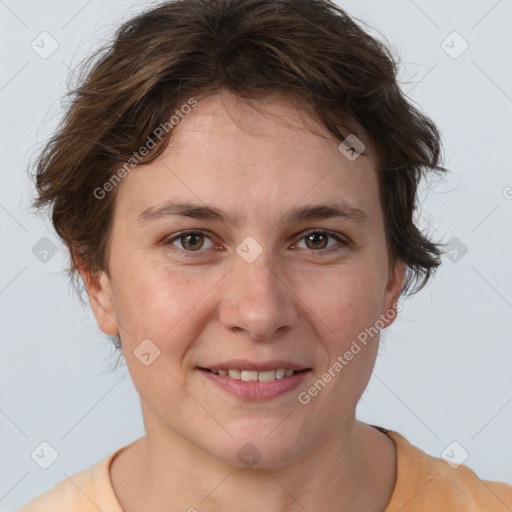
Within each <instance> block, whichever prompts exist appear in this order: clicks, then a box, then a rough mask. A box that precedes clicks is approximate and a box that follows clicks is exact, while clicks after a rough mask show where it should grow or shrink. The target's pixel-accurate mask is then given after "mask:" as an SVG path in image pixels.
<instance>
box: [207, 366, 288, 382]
mask: <svg viewBox="0 0 512 512" xmlns="http://www.w3.org/2000/svg"><path fill="white" fill-rule="evenodd" d="M208 370H209V369H208ZM209 371H211V372H212V373H215V374H216V375H220V376H223V377H226V376H227V377H229V378H231V379H235V380H243V381H244V382H271V381H273V380H278V379H282V378H284V377H291V376H292V375H293V374H294V373H296V371H295V370H292V369H291V368H290V369H284V368H281V369H278V370H267V371H262V372H258V371H252V370H236V369H233V370H209Z"/></svg>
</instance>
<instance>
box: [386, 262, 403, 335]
mask: <svg viewBox="0 0 512 512" xmlns="http://www.w3.org/2000/svg"><path fill="white" fill-rule="evenodd" d="M405 271H406V265H405V263H404V262H403V261H402V260H397V262H396V263H395V265H394V268H393V269H391V270H390V273H389V279H388V284H387V286H386V290H385V291H384V297H383V300H382V311H381V316H380V318H381V319H382V321H383V322H384V324H385V327H389V326H390V325H391V324H392V323H393V322H394V321H395V319H396V317H397V314H398V312H397V305H398V299H399V298H400V292H401V291H402V285H403V283H404V278H405ZM393 311H394V312H393Z"/></svg>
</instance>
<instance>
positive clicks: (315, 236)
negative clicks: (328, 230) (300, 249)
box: [308, 233, 325, 248]
mask: <svg viewBox="0 0 512 512" xmlns="http://www.w3.org/2000/svg"><path fill="white" fill-rule="evenodd" d="M319 238H323V239H324V242H325V235H322V234H319V233H313V234H311V235H309V237H308V239H309V241H311V242H313V244H314V246H315V248H318V241H319V240H318V239H319ZM324 245H325V244H324ZM322 248H323V246H322Z"/></svg>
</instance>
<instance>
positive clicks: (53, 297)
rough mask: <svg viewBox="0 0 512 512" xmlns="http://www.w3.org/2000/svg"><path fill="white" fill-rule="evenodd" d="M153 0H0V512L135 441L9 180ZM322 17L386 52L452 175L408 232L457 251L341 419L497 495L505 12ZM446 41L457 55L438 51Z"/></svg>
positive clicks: (101, 341)
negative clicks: (91, 61)
mask: <svg viewBox="0 0 512 512" xmlns="http://www.w3.org/2000/svg"><path fill="white" fill-rule="evenodd" d="M155 4H156V2H153V3H150V2H143V1H139V2H136V1H133V0H132V1H121V0H110V1H100V0H89V1H84V0H72V1H71V0H68V1H63V0H59V1H57V0H54V1H47V2H36V1H34V0H18V1H15V0H6V1H0V37H1V49H2V54H1V55H2V56H1V65H0V104H1V112H2V116H1V120H0V123H1V124H0V126H1V137H0V143H1V157H2V164H1V166H0V169H1V173H2V181H1V188H0V221H1V236H2V238H1V240H2V251H0V272H1V274H0V307H1V315H2V317H1V321H0V329H1V357H0V379H1V398H0V442H1V447H2V448H1V456H0V460H1V461H2V467H1V472H0V508H1V509H3V510H12V509H15V508H17V507H18V506H20V505H22V504H23V503H25V502H26V501H28V500H29V499H31V498H33V497H35V496H36V495H39V494H41V493H42V492H44V491H46V490H47V489H49V488H50V487H52V486H53V485H55V484H56V483H57V482H59V481H61V480H62V479H64V478H66V475H67V476H69V475H72V474H73V473H75V472H77V471H80V470H82V469H85V468H86V467H89V466H90V465H92V464H94V463H96V462H97V461H99V460H100V459H102V458H104V457H106V456H107V455H109V454H110V453H111V452H112V451H114V450H115V449H117V448H118V447H120V446H123V445H125V444H127V443H129V442H131V441H132V440H134V439H136V438H138V437H140V436H141V435H143V425H142V419H141V414H140V407H139V402H138V396H137V394H136V392H135V390H134V388H133V385H132V383H131V381H130V378H129V376H128V375H127V371H126V367H125V366H121V367H118V369H117V370H115V371H114V372H111V371H110V368H112V367H113V366H114V363H115V360H116V355H115V354H114V350H113V348H112V347H111V344H110V341H109V339H108V338H107V337H106V336H104V335H103V334H102V333H101V332H100V331H99V329H98V328H97V327H96V324H95V322H94V318H93V317H92V314H91V313H90V312H89V311H88V310H85V309H84V308H82V307H81V306H80V304H79V302H78V300H77V299H76V298H75V297H74V296H73V292H72V291H71V290H70V287H69V284H68V280H67V277H66V275H65V273H64V271H63V268H64V265H65V264H66V263H67V257H66V255H65V253H64V251H63V246H62V245H61V244H60V242H59V241H58V239H57V237H56V235H55V234H54V233H53V232H52V230H51V228H50V227H49V223H48V221H43V220H42V219H41V218H39V217H37V216H34V215H33V214H32V213H31V211H30V209H29V206H30V198H31V196H32V193H33V192H32V188H31V184H30V182H29V180H28V179H27V175H26V172H25V169H26V168H27V166H28V164H29V157H30V156H31V155H33V152H34V151H35V150H36V149H37V148H38V147H39V146H38V144H40V143H41V142H43V141H44V140H45V139H46V138H47V137H48V136H49V134H50V133H51V132H52V130H53V129H54V128H55V126H56V124H57V122H58V121H59V118H60V113H61V111H60V98H61V96H62V95H63V94H64V93H65V91H66V80H67V77H68V75H69V68H70V67H71V68H72V67H73V66H74V65H76V64H77V63H78V62H79V61H80V60H81V58H83V57H84V56H86V55H87V54H88V53H89V52H90V51H91V50H92V49H95V48H96V47H97V46H98V44H100V43H102V42H104V41H105V40H106V39H107V38H108V37H109V36H110V34H111V32H112V30H113V29H114V28H115V27H117V26H118V24H119V23H120V22H121V21H123V20H125V19H127V18H128V17H129V16H131V15H132V14H134V13H135V12H138V11H139V10H141V9H142V8H144V7H146V6H149V5H155ZM340 5H341V6H342V7H344V8H346V9H347V11H348V12H349V14H352V15H355V16H357V17H359V18H360V19H362V20H364V21H365V22H367V23H369V24H370V26H371V27H374V28H375V29H376V30H378V31H380V32H382V33H383V34H385V36H386V37H387V39H388V41H389V42H390V43H391V44H393V45H394V46H395V48H396V50H397V51H398V52H399V54H400V56H401V59H402V66H401V72H400V80H401V83H402V86H403V89H404V91H405V92H406V93H407V94H408V96H409V97H410V98H411V99H412V100H413V101H414V102H416V103H417V104H418V105H419V106H420V107H421V109H422V110H424V111H425V112H426V113H427V114H428V115H429V116H431V117H432V119H433V120H434V121H435V122H436V123H437V124H438V126H439V127H440V129H441V130H442V133H443V136H444V145H445V154H446V165H447V166H448V167H449V168H450V169H451V170H452V171H453V174H451V175H450V176H449V178H448V179H447V180H446V181H445V182H444V183H441V182H438V183H437V184H435V183H434V184H431V186H430V191H429V193H428V195H426V196H425V195H424V194H422V197H426V199H425V204H424V207H423V210H422V212H421V217H420V221H421V225H422V226H423V227H424V228H428V229H429V232H430V233H431V234H432V235H434V237H437V239H438V240H443V241H445V242H447V241H448V240H450V239H451V238H452V237H457V239H459V240H460V243H463V244H464V245H465V246H466V247H467V253H466V254H464V255H462V257H461V254H462V253H460V252H459V255H458V258H459V259H458V261H456V262H453V261H450V259H449V258H445V259H444V263H443V266H442V268H441V269H440V270H439V272H438V274H437V276H436V279H435V280H434V281H433V282H432V283H431V284H430V285H429V286H428V287H427V288H426V289H425V290H423V292H420V294H419V295H418V296H417V297H415V298H412V299H408V300H406V301H405V302H404V309H403V310H402V312H401V314H400V318H399V319H398V320H397V321H396V322H395V324H394V325H393V326H392V327H391V328H390V329H388V330H387V331H386V332H385V334H384V336H383V344H382V347H381V349H380V356H379V359H378V362H377V366H376V369H375V374H374V377H373V378H372V380H371V382H370V385H369V387H368V389H367V391H366V392H365V394H364V395H363V399H362V401H361V403H360V405H359V409H358V412H359V418H360V419H362V420H364V421H366V422H368V423H372V424H377V425H382V426H384V427H387V428H389V429H392V430H397V431H399V432H400V433H402V434H403V435H404V436H405V437H406V438H407V439H409V440H410V441H411V442H412V443H413V444H416V445H417V446H419V447H421V448H422V449H424V450H425V451H427V452H428V453H431V454H433V455H435V456H441V453H442V452H443V450H444V449H445V448H446V447H447V446H448V445H450V443H452V442H453V441H457V442H458V443H459V444H460V445H461V447H463V449H465V450H467V452H468V453H469V458H468V459H467V461H466V462H465V463H466V464H467V465H469V466H470V467H471V468H472V469H473V470H474V471H476V473H477V474H478V475H479V476H480V477H481V478H484V479H487V480H501V481H505V482H508V483H510V484H512V464H511V462H510V461H511V457H512V436H511V435H510V433H511V432H512V429H511V426H512V403H511V402H512V372H511V371H510V368H511V360H512V344H511V339H510V338H511V337H510V325H511V318H512V270H511V265H510V261H512V243H511V234H512V228H511V224H512V223H511V221H512V172H511V164H510V146H511V141H510V138H511V137H510V136H511V135H512V133H511V122H510V119H511V116H512V99H511V98H512V72H511V57H510V55H511V50H512V32H511V31H510V26H511V25H512V2H511V1H510V0H501V1H495V0H482V1H451V2H447V1H444V0H443V1H440V0H437V1H429V2H427V1H426V0H416V1H414V2H413V1H411V0H409V1H408V0H393V1H387V2H381V1H378V0H372V1H370V0H367V1H357V2H356V1H353V2H349V1H343V2H340ZM43 31H47V32H49V33H50V34H51V36H52V37H53V38H54V39H55V40H56V41H57V42H58V45H59V46H58V49H57V50H56V51H55V52H54V53H53V54H52V55H51V56H49V57H48V58H46V59H43V58H41V57H40V56H39V55H38V54H37V53H36V52H35V51H34V50H33V49H32V48H31V42H32V41H33V40H36V42H37V41H38V39H37V38H38V36H39V34H40V33H41V32H43ZM453 31H457V32H458V33H459V34H460V35H461V36H462V37H463V38H464V39H465V40H466V41H467V42H468V43H469V48H468V49H467V50H466V51H465V52H464V53H463V54H462V55H460V56H459V57H458V58H452V57H451V56H450V55H448V54H447V53H446V51H445V49H443V47H442V41H443V40H445V39H446V38H447V36H449V35H450V34H451V33H452V32H453ZM374 34H375V32H374ZM454 37H455V39H454ZM40 44H41V43H40ZM446 46H451V47H452V48H451V49H450V48H446ZM45 47H46V48H48V46H45ZM444 47H445V48H446V49H448V51H450V52H452V54H453V52H457V51H458V50H459V49H460V48H461V41H460V40H458V39H457V36H450V38H448V40H447V42H446V43H445V44H444ZM45 236H46V237H48V238H49V239H50V240H52V241H53V243H54V244H55V245H56V246H57V248H58V252H57V253H56V254H55V255H54V256H53V257H51V258H50V259H49V260H48V261H47V262H46V263H44V262H42V261H40V259H39V258H38V257H36V255H35V254H34V253H33V252H32V248H33V247H34V245H35V244H36V243H38V242H39V241H40V239H41V238H42V237H45ZM453 256H454V253H453V255H452V259H453ZM42 441H47V442H49V443H50V444H51V445H52V446H53V447H54V448H55V449H56V450H57V452H58V454H59V457H58V459H57V460H56V461H55V463H54V464H52V465H51V466H50V467H49V468H48V469H46V470H45V469H42V468H40V467H39V466H38V465H37V464H36V463H35V462H34V460H32V458H31V455H30V454H31V452H32V451H33V450H34V449H35V448H36V447H37V446H38V445H39V444H40V443H41V442H42ZM457 450H458V451H459V452H460V450H461V448H458V445H457V446H456V448H455V452H457Z"/></svg>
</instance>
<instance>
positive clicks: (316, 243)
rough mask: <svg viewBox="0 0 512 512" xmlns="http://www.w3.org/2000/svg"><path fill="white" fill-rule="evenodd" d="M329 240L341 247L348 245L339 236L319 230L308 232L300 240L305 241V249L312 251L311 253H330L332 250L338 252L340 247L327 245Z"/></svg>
mask: <svg viewBox="0 0 512 512" xmlns="http://www.w3.org/2000/svg"><path fill="white" fill-rule="evenodd" d="M329 238H330V239H332V240H334V241H336V242H338V243H341V244H342V246H346V245H348V243H347V242H346V241H345V240H344V239H343V238H341V237H340V236H338V235H335V234H333V233H330V232H328V231H321V230H312V231H309V232H308V233H306V234H305V235H303V236H302V238H301V239H300V240H301V241H302V240H304V241H305V245H306V249H312V250H313V251H322V252H331V251H333V250H339V249H340V248H341V247H336V245H337V244H336V243H334V244H331V245H328V239H329Z"/></svg>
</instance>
